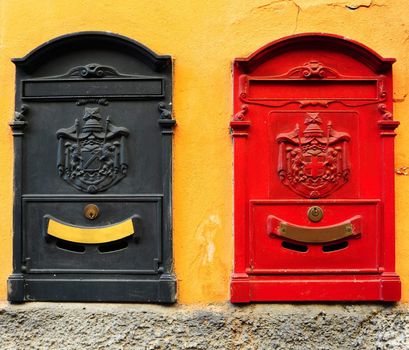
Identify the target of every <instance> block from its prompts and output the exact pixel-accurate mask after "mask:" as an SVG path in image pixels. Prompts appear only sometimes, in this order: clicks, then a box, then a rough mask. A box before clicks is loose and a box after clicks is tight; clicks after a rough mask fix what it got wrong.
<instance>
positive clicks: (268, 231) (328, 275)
mask: <svg viewBox="0 0 409 350" xmlns="http://www.w3.org/2000/svg"><path fill="white" fill-rule="evenodd" d="M393 62H394V59H391V58H386V59H385V58H382V57H381V56H379V55H378V54H376V53H375V52H374V51H372V50H370V49H369V48H367V47H365V46H363V45H362V44H359V43H357V42H355V41H352V40H347V39H344V38H343V37H340V36H336V35H329V34H318V33H317V34H315V33H311V34H300V35H294V36H291V37H287V38H284V39H281V40H278V41H276V42H273V43H271V44H268V45H266V46H264V47H263V48H261V49H260V50H258V51H256V52H255V53H253V54H252V55H250V56H249V57H248V58H239V59H236V60H235V62H234V110H235V114H234V117H233V120H232V121H231V123H230V126H231V129H232V136H233V139H234V196H235V197H234V211H235V214H234V232H235V254H234V272H233V275H232V280H231V301H232V302H235V303H242V302H251V301H307V300H311V301H313V300H317V301H318V300H384V301H397V300H399V299H400V280H399V277H398V276H397V274H396V273H395V242H394V240H395V226H394V215H395V213H394V173H393V169H394V167H393V159H394V144H393V142H394V136H395V131H394V130H395V129H396V127H397V126H398V125H399V122H397V121H394V120H393V118H392V113H391V111H392V95H393V91H392V64H393ZM312 206H318V207H319V208H321V209H322V211H323V217H322V219H320V220H318V221H314V220H312V219H310V218H309V217H308V215H307V213H308V210H309V208H310V207H312ZM273 226H274V227H273ZM286 230H291V231H292V232H291V234H288V235H287V234H286ZM314 230H315V231H314ZM327 230H328V232H327ZM342 230H346V231H345V232H344V231H342ZM348 230H349V231H350V234H349V231H348ZM317 232H319V234H320V235H321V234H322V237H321V236H319V237H318V238H317ZM308 235H311V237H312V236H314V237H315V238H314V239H309V236H308ZM325 235H328V238H326V236H325ZM288 237H292V239H289V238H288ZM297 237H302V238H300V239H298V238H297ZM334 237H335V238H336V239H335V240H334ZM339 237H341V238H340V239H338V238H339ZM314 240H315V241H314Z"/></svg>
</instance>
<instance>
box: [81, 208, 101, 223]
mask: <svg viewBox="0 0 409 350" xmlns="http://www.w3.org/2000/svg"><path fill="white" fill-rule="evenodd" d="M84 216H85V217H86V218H87V219H89V220H95V219H96V218H97V217H98V216H99V208H98V206H96V205H95V204H87V205H86V206H85V208H84Z"/></svg>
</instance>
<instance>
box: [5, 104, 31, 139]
mask: <svg viewBox="0 0 409 350" xmlns="http://www.w3.org/2000/svg"><path fill="white" fill-rule="evenodd" d="M27 113H28V106H27V105H25V104H22V105H21V107H20V112H19V111H15V112H14V118H13V120H12V121H11V122H10V123H9V125H10V127H11V128H12V129H13V131H14V132H17V131H18V132H22V131H23V129H24V128H25V127H26V126H27V119H26V116H27Z"/></svg>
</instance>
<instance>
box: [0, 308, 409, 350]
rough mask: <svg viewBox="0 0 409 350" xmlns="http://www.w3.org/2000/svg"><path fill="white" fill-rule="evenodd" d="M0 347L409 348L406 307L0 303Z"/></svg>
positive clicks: (300, 349) (372, 349)
mask: <svg viewBox="0 0 409 350" xmlns="http://www.w3.org/2000/svg"><path fill="white" fill-rule="evenodd" d="M0 349H2V350H6V349H13V350H15V349H65V350H67V349H75V350H77V349H110V350H111V349H112V350H116V349H206V350H210V349H211V350H213V349H291V350H293V349H296V350H298V349H299V350H307V349H311V350H317V349H337V350H339V349H343V350H345V349H360V350H362V349H370V350H374V349H379V350H381V349H394V350H396V349H405V350H406V349H409V305H408V304H397V305H384V304H382V305H380V304H352V305H351V304H348V305H340V304H318V305H317V304H297V305H295V304H258V305H250V306H248V305H247V306H233V305H231V304H220V305H210V306H209V305H202V306H194V307H193V306H156V305H145V304H68V303H66V304H61V303H27V304H22V305H9V304H6V303H4V304H0Z"/></svg>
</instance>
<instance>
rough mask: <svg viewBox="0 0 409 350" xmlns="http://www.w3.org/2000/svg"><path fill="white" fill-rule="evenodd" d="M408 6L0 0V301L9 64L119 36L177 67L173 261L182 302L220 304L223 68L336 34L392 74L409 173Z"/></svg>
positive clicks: (403, 238) (404, 239)
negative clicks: (40, 49) (87, 34)
mask: <svg viewBox="0 0 409 350" xmlns="http://www.w3.org/2000/svg"><path fill="white" fill-rule="evenodd" d="M408 17H409V7H408V6H407V0H372V1H371V0H347V1H344V0H251V1H249V0H218V1H215V0H207V1H203V0H194V1H193V0H157V1H134V0H122V1H118V2H113V1H112V0H100V1H98V2H91V1H84V0H71V1H65V0H0V86H1V94H0V140H1V144H0V164H1V167H0V222H1V230H0V248H1V252H0V266H1V268H0V299H5V298H6V279H7V276H8V275H9V274H10V272H11V208H12V170H11V169H12V136H11V131H10V128H9V126H8V122H9V120H11V117H12V114H13V108H14V66H13V64H12V63H11V62H10V59H11V58H12V57H22V56H24V55H25V54H26V53H28V52H29V51H30V50H32V49H33V48H35V47H36V46H38V45H40V44H42V43H43V42H45V41H47V40H50V39H52V38H54V37H57V36H59V35H62V34H66V33H71V32H76V31H83V30H104V31H111V32H115V33H119V34H122V35H126V36H128V37H130V38H133V39H135V40H138V41H140V42H141V43H143V44H145V45H147V46H149V47H150V48H152V49H153V50H154V51H155V52H157V53H158V54H171V55H172V56H173V58H174V60H175V75H174V82H175V85H174V99H173V103H174V112H175V116H176V118H177V121H178V126H177V127H176V134H175V148H174V158H175V161H174V202H173V203H174V252H175V269H176V273H177V277H178V299H179V302H181V303H209V302H219V301H225V300H228V297H229V295H228V294H229V292H228V290H229V283H228V281H229V278H230V273H231V267H232V249H233V248H232V247H233V241H232V232H233V231H232V189H233V187H232V147H231V139H230V137H229V134H228V123H229V119H230V115H231V113H232V102H231V101H232V79H231V62H232V60H233V58H234V57H245V56H247V55H248V54H250V53H251V52H253V51H255V50H256V49H257V48H259V47H261V46H262V45H264V44H266V43H268V42H270V41H272V40H275V39H278V38H280V37H283V36H287V35H290V34H293V33H301V32H326V33H335V34H340V35H345V36H347V37H349V38H352V39H355V40H357V41H359V42H362V43H364V44H365V45H368V46H369V47H371V48H372V49H374V50H375V51H376V52H378V53H379V54H381V55H382V56H384V57H395V58H397V62H396V64H394V66H393V71H394V84H395V102H396V103H395V108H394V112H395V118H396V119H397V120H400V121H401V126H400V127H399V129H398V137H397V138H396V145H397V148H396V166H404V165H409V156H408V155H407V150H408V149H409V121H406V119H407V115H406V111H407V110H408V107H409V102H408V101H407V100H406V99H405V98H406V94H407V89H408V83H409V78H408V77H409V74H408V73H409V40H408V38H409V22H408V21H407V18H408ZM408 191H409V177H405V176H397V177H396V204H397V206H396V211H397V216H396V224H397V228H396V234H397V241H396V247H397V272H398V273H399V275H400V276H401V278H402V282H403V285H402V292H403V300H404V301H409V260H408V259H407V257H408V254H409V216H408V215H407V210H408V208H409V196H408V194H407V193H408Z"/></svg>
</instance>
